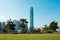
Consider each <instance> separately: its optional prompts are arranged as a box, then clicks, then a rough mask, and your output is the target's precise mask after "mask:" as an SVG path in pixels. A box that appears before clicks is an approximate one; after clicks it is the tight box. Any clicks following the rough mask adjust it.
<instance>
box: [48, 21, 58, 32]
mask: <svg viewBox="0 0 60 40" xmlns="http://www.w3.org/2000/svg"><path fill="white" fill-rule="evenodd" d="M58 28H59V27H58V22H55V21H52V22H51V23H50V24H49V29H50V30H53V31H54V32H56V29H58Z"/></svg>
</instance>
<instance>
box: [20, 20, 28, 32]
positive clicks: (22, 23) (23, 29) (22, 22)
mask: <svg viewBox="0 0 60 40" xmlns="http://www.w3.org/2000/svg"><path fill="white" fill-rule="evenodd" d="M20 22H21V23H20V27H21V28H22V30H21V31H22V33H25V32H26V30H25V28H26V25H25V23H28V21H26V19H20Z"/></svg>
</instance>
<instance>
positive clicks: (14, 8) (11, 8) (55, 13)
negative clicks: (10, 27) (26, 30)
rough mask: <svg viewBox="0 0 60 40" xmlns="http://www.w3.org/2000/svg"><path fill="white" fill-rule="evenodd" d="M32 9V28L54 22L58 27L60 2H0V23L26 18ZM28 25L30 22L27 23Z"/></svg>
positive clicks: (37, 0)
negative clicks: (32, 8) (31, 8)
mask: <svg viewBox="0 0 60 40" xmlns="http://www.w3.org/2000/svg"><path fill="white" fill-rule="evenodd" d="M31 6H33V7H34V26H35V27H37V28H38V27H42V26H43V25H45V24H47V25H48V24H49V23H50V22H51V21H53V20H55V21H57V22H59V26H60V0H0V21H6V20H7V19H10V18H11V19H12V20H13V19H17V20H19V19H21V18H26V19H27V20H28V21H29V18H30V7H31ZM29 23H30V21H29Z"/></svg>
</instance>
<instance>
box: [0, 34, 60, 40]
mask: <svg viewBox="0 0 60 40" xmlns="http://www.w3.org/2000/svg"><path fill="white" fill-rule="evenodd" d="M0 40H60V34H0Z"/></svg>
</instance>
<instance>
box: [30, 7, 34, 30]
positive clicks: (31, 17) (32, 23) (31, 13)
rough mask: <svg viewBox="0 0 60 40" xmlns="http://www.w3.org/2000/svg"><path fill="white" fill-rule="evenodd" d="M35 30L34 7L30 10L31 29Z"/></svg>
mask: <svg viewBox="0 0 60 40" xmlns="http://www.w3.org/2000/svg"><path fill="white" fill-rule="evenodd" d="M33 28H34V22H33V7H31V8H30V29H33Z"/></svg>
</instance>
